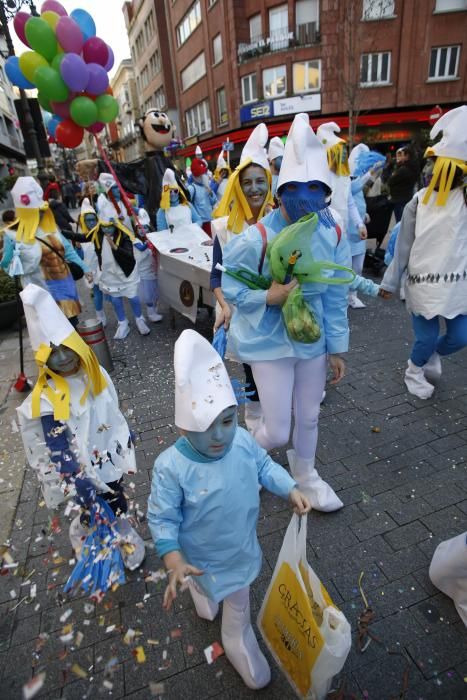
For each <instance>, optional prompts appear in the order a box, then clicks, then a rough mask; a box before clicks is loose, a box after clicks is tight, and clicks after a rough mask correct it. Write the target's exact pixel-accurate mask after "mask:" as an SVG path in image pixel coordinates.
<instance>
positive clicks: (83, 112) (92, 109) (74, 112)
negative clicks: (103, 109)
mask: <svg viewBox="0 0 467 700" xmlns="http://www.w3.org/2000/svg"><path fill="white" fill-rule="evenodd" d="M70 114H71V118H72V119H73V121H74V122H75V123H76V124H78V125H79V126H84V127H86V126H91V124H94V122H97V107H96V104H95V102H94V100H91V98H90V97H84V95H83V96H81V97H75V99H74V100H73V101H72V103H71V105H70Z"/></svg>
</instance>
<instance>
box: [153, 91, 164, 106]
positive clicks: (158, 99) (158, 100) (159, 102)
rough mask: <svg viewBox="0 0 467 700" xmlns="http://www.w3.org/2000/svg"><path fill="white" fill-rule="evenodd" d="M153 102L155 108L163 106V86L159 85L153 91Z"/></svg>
mask: <svg viewBox="0 0 467 700" xmlns="http://www.w3.org/2000/svg"><path fill="white" fill-rule="evenodd" d="M153 103H154V107H155V108H156V109H159V110H162V109H164V107H165V93H164V88H163V87H160V88H159V89H158V90H156V92H155V93H154V99H153Z"/></svg>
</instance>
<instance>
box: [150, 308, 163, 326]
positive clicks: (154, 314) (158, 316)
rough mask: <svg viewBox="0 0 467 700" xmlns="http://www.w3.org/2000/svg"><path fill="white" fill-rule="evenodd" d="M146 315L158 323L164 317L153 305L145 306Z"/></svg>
mask: <svg viewBox="0 0 467 700" xmlns="http://www.w3.org/2000/svg"><path fill="white" fill-rule="evenodd" d="M146 313H147V317H148V319H149V320H150V321H152V322H153V323H159V321H162V319H163V318H164V317H163V316H162V314H158V313H157V310H156V307H155V306H147V307H146Z"/></svg>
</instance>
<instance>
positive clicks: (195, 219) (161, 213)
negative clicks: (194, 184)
mask: <svg viewBox="0 0 467 700" xmlns="http://www.w3.org/2000/svg"><path fill="white" fill-rule="evenodd" d="M177 206H186V205H183V204H180V205H177ZM188 206H189V207H190V211H191V221H192V223H193V224H198V225H199V226H201V224H202V223H203V221H202V219H201V217H200V216H199V214H198V212H197V211H196V209H195V208H194V206H193V205H192V204H191V202H188ZM156 227H157V230H158V231H165V230H166V229H168V228H169V224H168V223H167V218H166V216H165V210H164V209H161V208H159V209H158V210H157V214H156Z"/></svg>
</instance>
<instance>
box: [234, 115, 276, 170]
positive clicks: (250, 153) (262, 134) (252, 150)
mask: <svg viewBox="0 0 467 700" xmlns="http://www.w3.org/2000/svg"><path fill="white" fill-rule="evenodd" d="M268 136H269V134H268V127H267V126H266V124H258V126H255V128H254V129H253V131H252V132H251V134H250V135H249V137H248V141H247V142H246V144H245V145H244V146H243V150H242V154H241V156H240V165H242V162H243V161H245V160H247V159H248V158H249V159H250V160H251V162H252V163H254V165H260V166H261V167H262V168H264V169H265V170H270V167H269V161H268V155H267V152H266V148H265V146H266V143H267V141H268Z"/></svg>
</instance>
